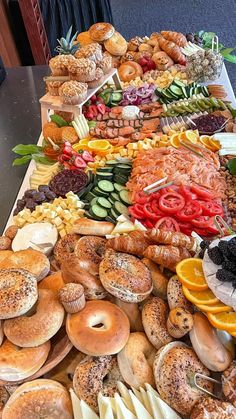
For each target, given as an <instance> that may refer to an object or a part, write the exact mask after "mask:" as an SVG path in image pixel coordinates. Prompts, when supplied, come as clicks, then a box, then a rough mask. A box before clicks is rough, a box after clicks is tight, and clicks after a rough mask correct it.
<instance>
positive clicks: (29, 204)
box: [25, 198, 36, 211]
mask: <svg viewBox="0 0 236 419" xmlns="http://www.w3.org/2000/svg"><path fill="white" fill-rule="evenodd" d="M25 207H26V208H28V209H30V211H33V210H34V209H35V207H36V202H35V201H34V200H33V199H32V198H28V199H27V201H26V203H25Z"/></svg>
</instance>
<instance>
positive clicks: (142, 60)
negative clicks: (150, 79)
mask: <svg viewBox="0 0 236 419" xmlns="http://www.w3.org/2000/svg"><path fill="white" fill-rule="evenodd" d="M147 63H148V59H147V58H145V57H141V58H140V59H139V64H140V65H141V67H145V66H146V65H147Z"/></svg>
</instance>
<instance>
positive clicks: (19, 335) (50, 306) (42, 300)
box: [4, 289, 64, 348]
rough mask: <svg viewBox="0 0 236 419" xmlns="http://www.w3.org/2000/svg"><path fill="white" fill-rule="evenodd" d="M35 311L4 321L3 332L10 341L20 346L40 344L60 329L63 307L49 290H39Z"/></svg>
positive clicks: (27, 346) (26, 346)
mask: <svg viewBox="0 0 236 419" xmlns="http://www.w3.org/2000/svg"><path fill="white" fill-rule="evenodd" d="M35 310H36V312H35V314H34V313H33V314H32V315H29V316H21V317H17V318H16V319H11V320H6V321H5V322H4V334H5V336H6V337H7V339H9V340H10V341H11V342H12V343H14V344H15V345H17V346H21V347H22V348H29V347H34V346H39V345H42V344H43V343H45V342H47V341H48V340H49V339H51V337H52V336H54V335H55V334H56V333H57V332H58V330H59V329H60V327H61V325H62V323H63V319H64V309H63V307H62V305H61V304H60V303H59V301H58V298H57V296H56V295H55V293H54V292H53V291H51V290H46V289H45V290H44V289H40V290H39V298H38V302H37V305H36V309H35Z"/></svg>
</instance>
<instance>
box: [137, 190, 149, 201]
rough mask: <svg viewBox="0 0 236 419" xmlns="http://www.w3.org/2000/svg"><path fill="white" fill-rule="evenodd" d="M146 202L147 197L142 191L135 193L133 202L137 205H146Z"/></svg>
mask: <svg viewBox="0 0 236 419" xmlns="http://www.w3.org/2000/svg"><path fill="white" fill-rule="evenodd" d="M147 201H148V195H147V194H145V193H144V192H143V191H139V192H136V194H135V197H134V202H136V203H137V204H146V202H147Z"/></svg>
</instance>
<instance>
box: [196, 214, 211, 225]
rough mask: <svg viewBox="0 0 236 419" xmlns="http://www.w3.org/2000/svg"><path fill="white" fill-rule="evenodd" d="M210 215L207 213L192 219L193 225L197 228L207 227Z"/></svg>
mask: <svg viewBox="0 0 236 419" xmlns="http://www.w3.org/2000/svg"><path fill="white" fill-rule="evenodd" d="M210 221H211V217H209V215H200V216H199V217H195V218H194V219H193V220H192V224H193V226H195V227H197V228H208V227H209V226H210Z"/></svg>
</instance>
